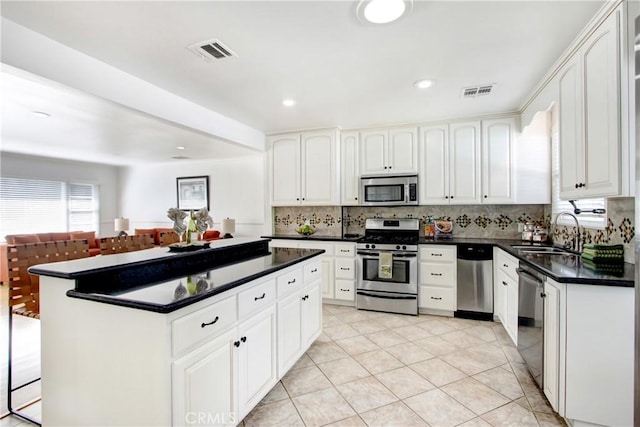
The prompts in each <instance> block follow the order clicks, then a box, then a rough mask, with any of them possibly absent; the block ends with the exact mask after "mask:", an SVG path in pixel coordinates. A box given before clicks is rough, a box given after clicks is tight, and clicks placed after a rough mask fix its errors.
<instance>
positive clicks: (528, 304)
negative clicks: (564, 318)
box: [517, 263, 545, 388]
mask: <svg viewBox="0 0 640 427" xmlns="http://www.w3.org/2000/svg"><path fill="white" fill-rule="evenodd" d="M517 271H518V352H519V353H520V356H522V358H523V359H524V362H525V364H526V365H527V368H529V372H531V376H533V379H534V380H535V381H536V383H537V384H538V387H540V388H542V368H543V366H542V359H543V350H544V348H543V345H544V343H543V340H544V297H545V294H544V276H543V275H542V274H540V273H538V272H537V271H534V270H533V269H531V268H528V267H527V266H526V265H523V263H520V267H519V268H518V269H517Z"/></svg>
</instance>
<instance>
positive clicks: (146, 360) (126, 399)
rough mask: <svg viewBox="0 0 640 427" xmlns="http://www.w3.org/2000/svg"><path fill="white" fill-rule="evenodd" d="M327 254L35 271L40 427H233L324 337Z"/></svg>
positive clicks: (234, 248) (250, 250)
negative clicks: (323, 289)
mask: <svg viewBox="0 0 640 427" xmlns="http://www.w3.org/2000/svg"><path fill="white" fill-rule="evenodd" d="M322 252H323V251H321V250H305V249H287V248H279V249H272V250H271V251H269V249H268V240H266V239H233V241H229V240H223V241H219V242H213V243H212V244H211V247H210V248H206V249H200V250H197V251H193V252H169V251H168V249H167V248H155V249H149V250H145V251H139V252H132V253H127V254H118V255H108V256H101V257H97V258H96V259H95V260H94V259H83V260H76V261H68V262H62V263H52V264H44V265H39V266H34V267H31V269H30V272H31V273H32V274H38V275H40V276H41V277H40V282H41V285H40V287H41V290H40V301H41V303H40V304H41V322H42V327H41V330H42V418H43V419H42V421H43V424H44V425H185V424H192V423H197V424H206V425H211V424H215V425H220V424H222V425H235V424H237V423H239V422H240V421H241V420H242V418H243V417H244V416H245V415H246V414H247V413H249V411H250V410H251V409H252V408H253V407H254V406H255V405H256V404H257V403H258V402H259V401H260V400H261V399H262V398H263V397H264V396H265V395H266V394H267V393H268V391H269V390H270V389H271V388H272V387H273V386H274V385H275V384H276V383H277V381H278V380H279V379H280V378H281V377H282V376H283V375H284V374H285V373H286V372H287V371H288V370H289V368H290V367H291V366H292V365H293V364H294V363H295V362H296V361H297V359H298V358H299V357H300V356H301V355H302V354H304V352H305V351H306V350H307V349H308V347H309V346H310V345H311V343H312V342H313V341H314V340H315V339H316V338H317V337H318V336H319V334H320V333H321V327H322V308H321V303H322V300H321V296H320V277H321V269H320V258H319V256H318V255H320V254H322Z"/></svg>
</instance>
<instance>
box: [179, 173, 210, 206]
mask: <svg viewBox="0 0 640 427" xmlns="http://www.w3.org/2000/svg"><path fill="white" fill-rule="evenodd" d="M176 190H177V196H178V209H180V210H183V211H188V210H194V211H196V210H199V209H202V208H207V210H209V177H208V176H184V177H178V178H176Z"/></svg>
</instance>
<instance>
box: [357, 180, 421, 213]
mask: <svg viewBox="0 0 640 427" xmlns="http://www.w3.org/2000/svg"><path fill="white" fill-rule="evenodd" d="M417 204H418V175H369V176H363V177H361V178H360V205H362V206H412V205H417Z"/></svg>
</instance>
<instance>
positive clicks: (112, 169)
mask: <svg viewBox="0 0 640 427" xmlns="http://www.w3.org/2000/svg"><path fill="white" fill-rule="evenodd" d="M0 175H2V176H7V177H12V178H31V179H43V180H55V181H66V182H80V183H90V184H98V185H99V187H100V229H99V230H96V234H98V235H101V236H113V235H114V234H115V232H114V230H113V220H114V218H116V216H117V215H118V193H117V191H118V175H119V168H118V167H116V166H108V165H101V164H97V163H84V162H76V161H69V160H59V159H50V158H46V157H34V156H25V155H19V154H10V153H0ZM87 231H89V230H87Z"/></svg>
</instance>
